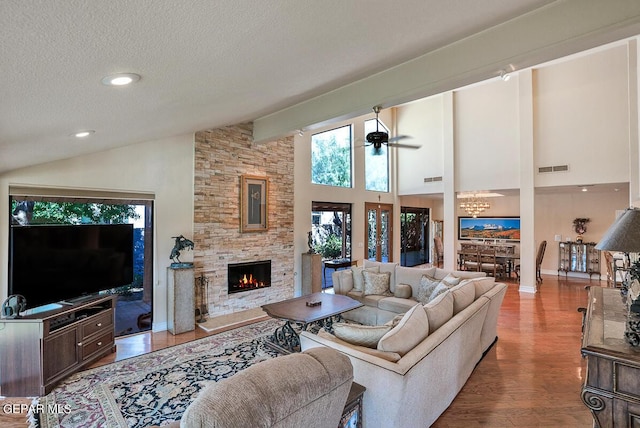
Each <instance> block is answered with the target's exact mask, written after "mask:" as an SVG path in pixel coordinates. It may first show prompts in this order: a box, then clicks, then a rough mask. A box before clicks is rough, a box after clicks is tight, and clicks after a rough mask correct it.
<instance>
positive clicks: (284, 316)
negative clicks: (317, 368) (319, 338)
mask: <svg viewBox="0 0 640 428" xmlns="http://www.w3.org/2000/svg"><path fill="white" fill-rule="evenodd" d="M318 302H320V304H317V305H315V306H310V305H313V304H314V303H318ZM360 306H362V303H360V302H358V301H357V300H354V299H352V298H351V297H347V296H343V295H340V294H330V293H313V294H308V295H306V296H301V297H294V298H293V299H288V300H283V301H282V302H277V303H269V304H266V305H262V309H263V310H264V311H265V312H266V313H267V314H268V315H269V316H270V317H271V318H278V319H281V320H285V323H284V325H283V326H282V327H278V328H277V329H276V331H275V332H274V333H273V338H272V342H273V344H274V345H276V346H277V347H278V348H280V350H283V351H286V352H297V351H299V350H300V337H299V335H298V331H296V329H295V328H294V327H293V325H292V323H294V324H296V327H297V328H298V330H299V331H303V330H307V328H308V327H309V326H310V325H315V326H317V327H318V328H324V329H325V330H327V331H331V326H332V325H333V323H334V322H337V321H340V319H341V318H342V317H341V315H340V314H342V313H343V312H347V311H350V310H351V309H355V308H359V307H360Z"/></svg>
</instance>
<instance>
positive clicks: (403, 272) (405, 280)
mask: <svg viewBox="0 0 640 428" xmlns="http://www.w3.org/2000/svg"><path fill="white" fill-rule="evenodd" d="M435 272H436V268H435V267H432V268H427V269H424V268H415V267H406V266H397V267H396V282H395V283H396V284H407V285H410V286H411V288H413V290H414V293H413V294H414V296H415V295H416V294H417V292H418V286H420V280H421V279H422V276H423V275H427V276H428V277H431V278H433V274H434V273H435Z"/></svg>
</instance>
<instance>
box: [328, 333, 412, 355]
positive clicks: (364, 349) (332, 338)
mask: <svg viewBox="0 0 640 428" xmlns="http://www.w3.org/2000/svg"><path fill="white" fill-rule="evenodd" d="M318 336H320V337H322V338H323V339H325V340H329V341H331V342H333V343H338V344H341V345H344V346H348V347H350V348H352V349H355V350H357V351H360V352H364V353H365V354H368V355H372V356H374V357H378V358H382V359H384V360H387V361H391V362H392V363H395V362H398V360H400V358H402V357H400V355H398V354H397V353H395V352H384V351H378V350H377V349H372V348H367V347H366V346H359V345H352V344H351V343H347V342H345V341H344V340H342V339H339V338H337V337H335V336H334V335H333V334H331V333H327V332H326V331H325V330H324V329H322V328H321V329H320V331H318Z"/></svg>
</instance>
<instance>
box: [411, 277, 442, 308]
mask: <svg viewBox="0 0 640 428" xmlns="http://www.w3.org/2000/svg"><path fill="white" fill-rule="evenodd" d="M438 284H440V280H438V279H435V278H432V277H429V276H427V275H422V278H421V279H420V285H419V286H418V295H417V296H416V300H418V302H420V303H422V304H423V305H424V304H427V303H429V300H431V294H432V293H433V290H435V289H436V287H437V286H438Z"/></svg>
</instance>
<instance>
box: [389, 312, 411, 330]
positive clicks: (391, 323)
mask: <svg viewBox="0 0 640 428" xmlns="http://www.w3.org/2000/svg"><path fill="white" fill-rule="evenodd" d="M405 313H406V312H405ZM403 317H404V314H398V315H396V316H395V317H393V319H391V320H389V321H387V322H386V323H384V325H388V326H390V327H391V328H393V327H395V326H397V325H398V323H399V322H400V321H401V320H402V318H403Z"/></svg>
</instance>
